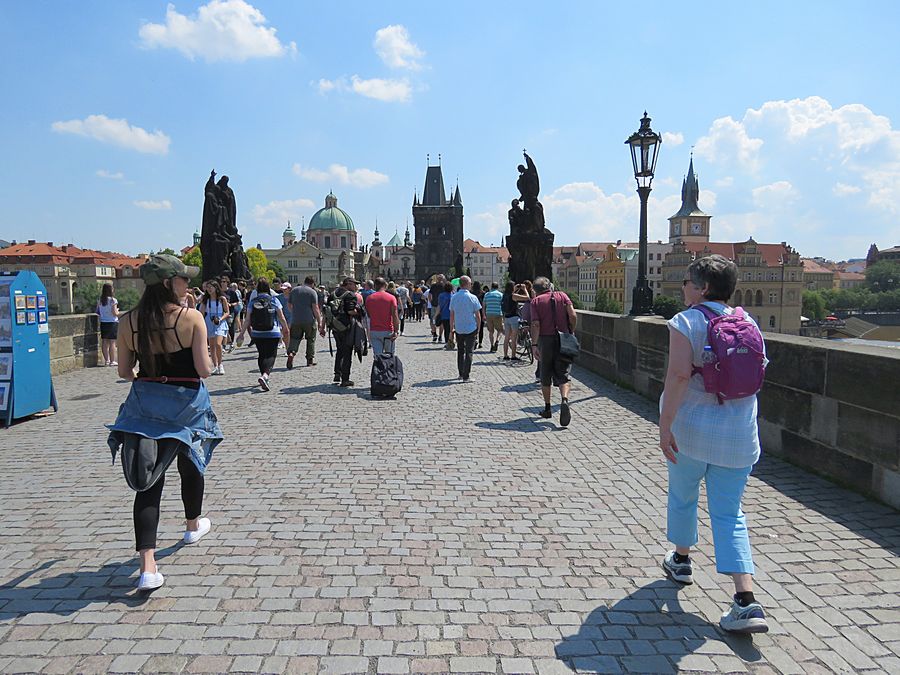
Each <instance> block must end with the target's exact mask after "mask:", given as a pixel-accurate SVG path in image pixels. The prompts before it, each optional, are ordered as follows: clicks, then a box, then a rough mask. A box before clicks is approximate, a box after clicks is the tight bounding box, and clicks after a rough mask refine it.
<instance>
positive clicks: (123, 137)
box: [51, 115, 171, 155]
mask: <svg viewBox="0 0 900 675" xmlns="http://www.w3.org/2000/svg"><path fill="white" fill-rule="evenodd" d="M51 129H53V131H55V132H56V133H59V134H75V135H77V136H87V137H88V138H93V139H95V140H98V141H101V142H103V143H111V144H113V145H118V146H119V147H122V148H128V149H129V150H137V151H138V152H143V153H147V154H152V155H165V154H167V153H168V152H169V143H171V139H170V138H169V137H168V136H166V135H165V134H164V133H163V132H162V131H159V130H157V131H153V132H152V133H151V132H149V131H147V130H146V129H141V128H140V127H133V126H131V125H130V124H128V120H124V119H121V120H120V119H110V118H109V117H107V116H106V115H89V116H88V117H86V118H85V119H83V120H69V121H67V122H54V123H53V124H52V125H51Z"/></svg>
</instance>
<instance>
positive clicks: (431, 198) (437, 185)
mask: <svg viewBox="0 0 900 675" xmlns="http://www.w3.org/2000/svg"><path fill="white" fill-rule="evenodd" d="M412 214H413V228H414V230H415V233H416V244H415V251H416V258H415V263H416V266H415V270H416V274H415V276H416V279H417V280H419V279H424V280H426V281H427V280H428V278H429V277H430V276H431V275H433V274H448V273H449V272H450V271H451V270H453V269H454V268H457V269H460V270H464V269H465V259H464V255H465V253H464V251H463V205H462V198H461V197H460V194H459V185H457V186H456V190H455V191H454V193H453V196H452V197H451V198H450V199H448V198H447V194H446V192H445V190H444V175H443V173H442V171H441V167H440V166H429V167H428V170H427V171H426V172H425V189H424V190H423V191H422V200H421V201H420V200H419V197H418V195H416V196H415V197H414V198H413V207H412Z"/></svg>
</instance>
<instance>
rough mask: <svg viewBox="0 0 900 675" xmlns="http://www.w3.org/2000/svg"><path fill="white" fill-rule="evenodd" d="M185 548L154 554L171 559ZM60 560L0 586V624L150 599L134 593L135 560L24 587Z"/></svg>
mask: <svg viewBox="0 0 900 675" xmlns="http://www.w3.org/2000/svg"><path fill="white" fill-rule="evenodd" d="M183 545H184V544H183V543H182V542H178V543H177V544H174V545H172V546H169V547H167V548H163V549H158V550H157V551H156V559H157V560H162V559H163V558H167V557H168V556H170V555H172V554H173V553H175V552H176V551H178V549H180V548H181V547H182V546H183ZM58 562H61V561H60V560H48V561H47V562H45V563H43V564H42V565H40V566H38V567H36V568H35V569H33V570H31V571H30V572H25V573H24V574H21V575H19V576H18V577H16V578H15V579H12V580H10V581H8V582H7V583H5V584H3V585H0V601H5V604H3V605H2V607H0V621H8V620H10V619H16V618H19V617H23V616H27V615H29V614H38V613H40V614H56V615H58V616H69V615H71V614H74V613H75V612H77V611H79V610H81V609H84V608H85V607H87V606H88V605H91V604H93V603H97V602H106V603H109V604H111V605H115V604H121V605H125V606H126V607H139V606H141V605H143V604H144V603H145V602H147V600H148V599H149V598H150V594H148V593H139V592H138V591H137V590H136V589H135V580H134V579H133V578H131V574H132V573H133V572H135V571H136V570H137V569H138V566H139V563H138V561H137V560H136V559H129V560H123V561H121V562H109V563H106V564H105V565H103V566H102V567H99V568H97V569H93V570H85V571H81V570H79V571H77V572H64V573H62V574H58V575H56V576H52V577H46V578H44V579H41V580H40V581H38V583H36V584H33V585H29V586H23V585H22V584H23V583H24V582H27V581H28V579H29V578H30V577H32V576H34V575H35V574H37V573H38V572H41V571H43V570H46V569H49V568H51V567H52V566H53V565H55V564H56V563H58Z"/></svg>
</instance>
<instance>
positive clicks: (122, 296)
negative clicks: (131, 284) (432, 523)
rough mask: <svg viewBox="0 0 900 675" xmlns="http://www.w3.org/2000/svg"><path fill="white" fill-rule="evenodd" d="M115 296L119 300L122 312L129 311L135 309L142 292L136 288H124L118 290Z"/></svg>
mask: <svg viewBox="0 0 900 675" xmlns="http://www.w3.org/2000/svg"><path fill="white" fill-rule="evenodd" d="M115 296H116V300H118V301H119V311H120V312H127V311H128V310H130V309H134V308H135V307H137V304H138V301H139V300H140V299H141V294H140V293H138V292H137V290H135V289H134V288H123V289H122V290H120V291H116V293H115Z"/></svg>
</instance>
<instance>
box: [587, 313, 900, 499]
mask: <svg viewBox="0 0 900 675" xmlns="http://www.w3.org/2000/svg"><path fill="white" fill-rule="evenodd" d="M577 332H578V339H579V341H580V343H581V348H582V353H581V356H580V357H579V359H578V364H579V365H580V366H583V367H585V368H588V369H589V370H592V371H594V372H596V373H598V374H599V375H602V376H603V377H605V378H607V379H609V380H611V381H613V382H616V383H618V384H620V385H622V386H625V387H628V388H631V389H634V390H635V391H637V392H638V393H640V394H643V395H644V396H647V397H648V398H651V399H653V400H658V399H659V395H660V394H661V393H662V390H663V384H664V381H665V375H666V363H667V353H668V344H669V336H668V329H667V328H666V324H665V321H664V320H663V319H661V318H659V317H635V318H630V317H620V316H615V315H612V314H599V313H597V312H587V311H579V312H578V331H577ZM765 338H766V349H767V353H768V356H769V360H770V363H769V366H768V368H767V371H766V382H765V385H764V386H763V390H762V391H761V392H760V394H759V431H760V439H761V441H762V445H763V451H764V452H769V453H771V454H773V455H776V456H778V457H782V458H784V459H786V460H787V461H789V462H791V463H792V464H797V465H799V466H802V467H804V468H806V469H809V470H810V471H814V472H816V473H819V474H822V475H824V476H826V477H828V478H830V479H831V480H834V481H835V482H837V483H840V484H842V485H846V486H848V487H851V488H853V489H856V490H858V491H860V492H863V493H865V494H868V495H870V496H874V497H876V498H877V499H880V500H881V501H883V502H885V503H888V504H890V505H892V506H894V507H896V508H900V385H898V382H900V350H892V349H886V348H882V347H868V346H861V345H844V344H840V343H835V342H828V341H825V340H817V339H814V338H805V337H799V336H792V335H780V334H775V333H766V334H765Z"/></svg>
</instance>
